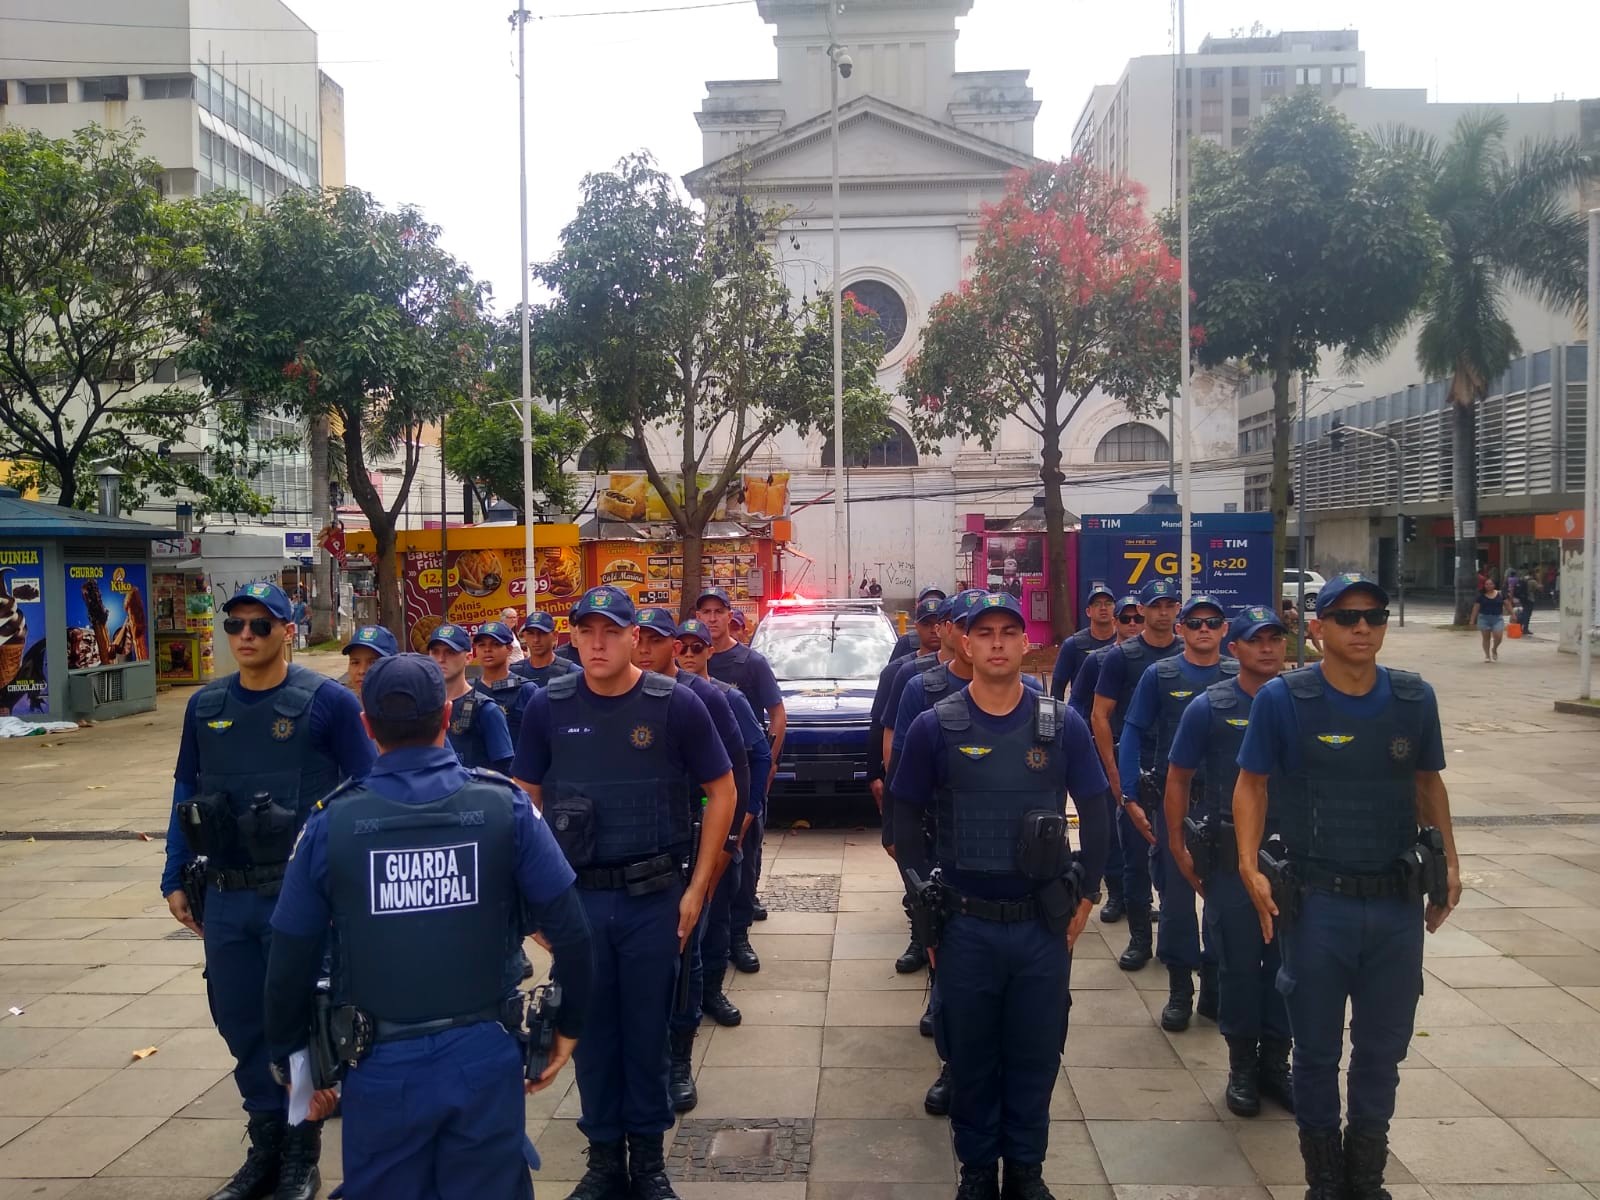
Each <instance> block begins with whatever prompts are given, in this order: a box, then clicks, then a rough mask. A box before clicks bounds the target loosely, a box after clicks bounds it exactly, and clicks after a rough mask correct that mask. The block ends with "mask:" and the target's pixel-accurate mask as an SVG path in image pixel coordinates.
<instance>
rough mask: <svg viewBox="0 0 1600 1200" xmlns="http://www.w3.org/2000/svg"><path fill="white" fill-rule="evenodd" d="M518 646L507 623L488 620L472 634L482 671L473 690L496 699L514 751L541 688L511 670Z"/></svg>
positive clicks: (474, 653) (475, 654)
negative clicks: (524, 714) (526, 712)
mask: <svg viewBox="0 0 1600 1200" xmlns="http://www.w3.org/2000/svg"><path fill="white" fill-rule="evenodd" d="M515 645H516V638H514V637H513V636H512V634H511V628H510V626H508V625H506V624H505V623H504V622H503V621H485V622H484V623H483V624H482V625H479V626H478V632H477V633H475V634H473V635H472V653H473V656H474V657H475V658H477V660H478V665H479V667H481V668H482V674H480V675H479V676H478V678H477V679H476V680H475V681H474V682H473V684H472V690H473V691H475V692H477V693H478V694H479V695H480V696H482V697H484V699H486V700H493V701H494V702H495V704H496V705H498V706H499V708H500V711H501V712H503V713H504V714H505V717H506V732H507V734H508V735H509V736H510V738H511V745H512V747H513V748H515V746H516V744H517V731H518V730H520V729H521V728H522V712H523V710H524V709H525V708H527V707H528V701H529V700H530V699H531V698H532V697H533V693H534V692H536V691H537V690H538V689H539V685H538V684H536V683H534V682H533V681H532V680H531V679H529V678H528V677H527V676H525V675H520V674H518V673H517V672H515V671H513V670H512V669H511V648H512V647H513V646H515ZM499 769H500V768H496V770H499Z"/></svg>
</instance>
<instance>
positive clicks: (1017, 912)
mask: <svg viewBox="0 0 1600 1200" xmlns="http://www.w3.org/2000/svg"><path fill="white" fill-rule="evenodd" d="M944 896H945V899H944V906H945V913H946V914H947V915H950V916H954V915H955V914H957V913H960V914H961V915H962V916H967V917H979V918H981V919H982V920H985V921H1000V922H1002V923H1003V924H1007V925H1014V924H1018V923H1020V922H1022V921H1036V920H1038V919H1039V902H1038V901H1037V900H1035V899H1034V898H1033V897H1032V896H1027V897H1024V898H1023V899H1021V900H985V899H983V897H981V896H963V895H962V894H961V893H960V892H952V891H950V890H948V889H946V891H945V894H944Z"/></svg>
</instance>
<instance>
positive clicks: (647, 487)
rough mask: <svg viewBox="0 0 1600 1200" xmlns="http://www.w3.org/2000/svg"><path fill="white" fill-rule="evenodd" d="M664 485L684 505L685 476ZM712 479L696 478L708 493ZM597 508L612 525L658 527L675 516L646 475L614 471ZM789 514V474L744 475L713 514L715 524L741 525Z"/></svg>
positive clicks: (664, 479)
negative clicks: (636, 522) (656, 525)
mask: <svg viewBox="0 0 1600 1200" xmlns="http://www.w3.org/2000/svg"><path fill="white" fill-rule="evenodd" d="M662 482H663V483H665V484H666V485H667V489H668V490H669V491H670V492H671V493H672V497H673V499H674V500H676V501H678V502H679V503H680V504H681V503H682V502H683V476H682V475H680V474H669V475H664V476H662ZM711 482H712V481H711V477H710V476H709V475H700V476H697V477H696V485H697V487H698V488H699V490H701V491H704V490H705V489H707V488H709V487H710V486H711ZM595 507H596V510H597V511H598V512H599V514H600V516H601V517H602V518H603V519H605V520H608V521H642V522H645V523H658V522H663V521H670V520H672V513H671V511H670V510H669V509H668V508H667V502H666V501H665V500H663V499H662V497H661V493H660V492H659V491H657V490H656V488H655V487H653V486H652V485H651V483H650V477H649V476H648V475H646V474H645V472H643V471H612V472H611V473H610V474H609V475H608V476H607V478H606V486H605V488H604V489H603V490H602V491H601V492H600V494H599V495H598V496H596V497H595ZM788 511H789V472H787V471H773V472H771V473H769V474H746V475H741V476H740V477H739V478H738V479H737V480H735V481H734V484H733V486H732V487H731V488H729V489H728V494H727V496H726V497H724V499H723V502H722V503H721V504H720V505H718V506H717V509H716V511H715V512H713V513H712V515H711V519H712V520H713V521H722V520H728V521H739V520H750V519H762V520H770V519H772V518H775V517H782V516H786V515H787V514H788Z"/></svg>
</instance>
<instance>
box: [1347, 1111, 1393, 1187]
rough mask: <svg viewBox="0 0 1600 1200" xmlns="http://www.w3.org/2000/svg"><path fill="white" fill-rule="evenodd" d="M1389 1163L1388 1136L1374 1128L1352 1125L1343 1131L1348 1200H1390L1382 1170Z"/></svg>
mask: <svg viewBox="0 0 1600 1200" xmlns="http://www.w3.org/2000/svg"><path fill="white" fill-rule="evenodd" d="M1388 1161H1389V1135H1388V1133H1386V1132H1385V1131H1384V1130H1382V1129H1378V1128H1377V1127H1375V1126H1372V1125H1351V1126H1349V1127H1348V1128H1346V1129H1345V1131H1344V1188H1345V1192H1344V1194H1345V1197H1346V1200H1389V1193H1388V1192H1386V1191H1385V1190H1384V1187H1383V1168H1384V1165H1385V1164H1386V1163H1387V1162H1388Z"/></svg>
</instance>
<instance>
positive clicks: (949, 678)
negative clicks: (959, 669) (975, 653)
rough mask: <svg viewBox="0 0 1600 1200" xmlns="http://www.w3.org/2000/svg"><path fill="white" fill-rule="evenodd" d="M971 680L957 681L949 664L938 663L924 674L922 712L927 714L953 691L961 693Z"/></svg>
mask: <svg viewBox="0 0 1600 1200" xmlns="http://www.w3.org/2000/svg"><path fill="white" fill-rule="evenodd" d="M969 682H970V680H965V679H957V678H956V676H955V674H954V673H953V672H952V671H951V670H950V664H949V663H938V664H937V665H935V666H932V667H929V668H928V669H927V670H926V671H924V672H923V673H922V695H923V697H924V699H923V704H922V711H923V712H927V711H928V709H930V708H932V707H933V706H934V705H935V704H937V703H939V701H941V700H943V699H944V698H945V697H946V696H947V695H949V694H950V693H951V692H952V691H955V692H959V691H961V690H962V689H963V688H965V687H966V686H967V684H968V683H969Z"/></svg>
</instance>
